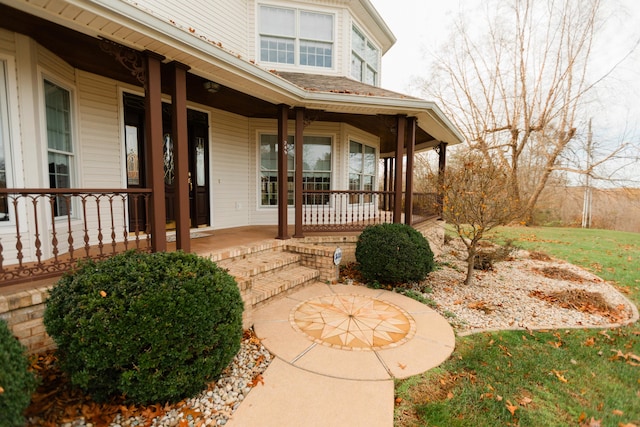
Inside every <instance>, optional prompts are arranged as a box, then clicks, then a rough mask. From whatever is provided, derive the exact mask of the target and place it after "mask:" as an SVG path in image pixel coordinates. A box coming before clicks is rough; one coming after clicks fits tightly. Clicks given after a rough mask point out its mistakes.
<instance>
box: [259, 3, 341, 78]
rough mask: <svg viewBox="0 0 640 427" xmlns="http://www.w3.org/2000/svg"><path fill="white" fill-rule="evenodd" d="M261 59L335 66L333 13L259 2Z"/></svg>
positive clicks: (296, 63) (294, 63)
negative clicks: (265, 4) (266, 4)
mask: <svg viewBox="0 0 640 427" xmlns="http://www.w3.org/2000/svg"><path fill="white" fill-rule="evenodd" d="M259 32H260V61H262V62H276V63H280V64H291V65H305V66H311V67H324V68H331V67H333V15H331V14H327V13H318V12H310V11H306V10H298V9H287V8H283V7H274V6H264V5H263V6H260V16H259Z"/></svg>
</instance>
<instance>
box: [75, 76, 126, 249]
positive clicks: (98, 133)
mask: <svg viewBox="0 0 640 427" xmlns="http://www.w3.org/2000/svg"><path fill="white" fill-rule="evenodd" d="M76 88H77V96H76V100H77V103H78V105H77V111H78V114H77V120H78V126H77V129H78V138H77V141H76V142H77V147H78V151H79V155H78V157H79V159H80V162H79V164H78V169H77V170H78V175H79V178H80V179H79V180H78V184H79V186H81V187H83V188H123V187H126V184H125V183H124V180H123V175H124V172H123V170H122V168H123V165H124V160H123V159H122V154H121V153H122V146H123V142H122V141H121V139H120V135H121V129H122V126H123V125H122V121H121V119H120V117H119V114H118V111H119V103H120V98H119V96H118V95H119V91H118V86H117V83H116V82H115V81H114V80H110V79H106V78H104V77H101V76H98V75H95V74H90V73H87V72H83V71H78V72H77V85H76ZM88 207H89V209H88V212H87V216H88V224H89V230H97V229H98V217H97V213H96V207H95V204H94V200H93V199H90V203H88ZM111 209H113V215H114V224H113V227H114V230H112V224H111ZM123 210H124V206H123V202H122V199H120V198H115V199H114V202H113V205H110V204H109V201H108V199H106V198H103V199H101V201H100V211H101V212H100V217H101V224H100V227H101V229H102V233H103V235H104V237H103V238H104V239H107V242H110V241H111V233H112V232H115V233H116V237H117V239H118V240H122V238H123V233H124V212H123ZM91 237H92V243H97V241H96V238H97V234H96V233H95V232H94V233H93V235H92V236H91Z"/></svg>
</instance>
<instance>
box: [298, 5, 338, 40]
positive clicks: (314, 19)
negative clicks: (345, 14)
mask: <svg viewBox="0 0 640 427" xmlns="http://www.w3.org/2000/svg"><path fill="white" fill-rule="evenodd" d="M300 37H301V38H303V39H311V40H322V41H333V15H327V14H324V13H314V12H305V11H301V12H300Z"/></svg>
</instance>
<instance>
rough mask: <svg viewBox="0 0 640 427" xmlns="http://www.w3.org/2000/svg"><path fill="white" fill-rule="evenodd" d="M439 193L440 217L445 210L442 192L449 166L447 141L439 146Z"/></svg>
mask: <svg viewBox="0 0 640 427" xmlns="http://www.w3.org/2000/svg"><path fill="white" fill-rule="evenodd" d="M438 147H439V149H438V194H437V198H438V209H439V211H440V212H438V214H439V215H440V218H442V212H443V194H442V191H443V189H442V186H443V184H444V178H445V169H446V168H447V143H446V142H441V143H440V145H439V146H438Z"/></svg>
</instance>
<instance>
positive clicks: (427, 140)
mask: <svg viewBox="0 0 640 427" xmlns="http://www.w3.org/2000/svg"><path fill="white" fill-rule="evenodd" d="M76 9H78V10H77V11H76V12H74V13H75V14H76V18H74V22H75V24H76V26H77V24H78V22H76V21H79V20H82V19H81V18H80V17H81V16H82V13H85V14H90V12H83V11H82V10H81V9H79V8H77V7H76ZM30 12H31V10H30ZM38 13H39V14H40V15H43V16H44V17H39V16H35V15H33V14H31V13H27V12H24V11H21V10H18V9H15V8H12V7H10V6H7V5H4V4H0V14H1V16H3V22H2V24H1V25H0V27H2V28H6V29H8V30H11V31H15V32H17V33H21V34H24V35H27V36H29V37H31V38H32V39H34V40H35V41H36V42H38V43H39V44H41V45H42V46H44V47H45V48H47V49H49V50H50V51H52V52H53V53H55V54H56V55H58V56H59V57H61V58H62V59H63V60H65V61H66V62H68V63H69V64H70V65H71V66H73V67H75V68H78V69H80V70H84V71H87V72H91V73H94V74H98V75H102V76H105V77H108V78H111V79H114V80H117V81H121V82H124V83H128V84H131V85H135V86H138V87H141V86H142V85H141V83H140V82H139V81H138V80H137V79H136V77H135V76H134V75H133V73H132V72H131V71H130V70H129V69H127V68H125V67H124V66H122V65H120V64H119V63H118V62H117V60H116V59H115V58H114V56H112V55H111V54H109V53H107V52H105V51H104V50H103V49H102V48H101V43H102V41H101V40H100V39H99V38H98V37H97V36H96V32H95V29H94V30H90V28H93V27H94V26H96V25H97V24H95V23H94V21H95V20H96V19H97V18H96V16H95V15H94V16H92V18H91V19H89V18H87V17H85V18H84V20H85V21H91V22H92V25H91V26H90V25H89V24H88V23H87V24H86V26H85V27H84V29H83V31H84V32H79V31H76V29H77V28H73V29H72V28H69V27H67V26H66V25H68V24H67V22H66V21H65V22H64V25H61V24H59V23H56V22H53V21H54V20H58V21H60V20H61V16H62V13H60V15H59V16H58V17H57V18H56V17H50V16H48V15H46V14H44V13H42V12H40V11H38ZM66 19H68V18H66ZM103 21H104V22H103V23H102V24H101V25H102V27H103V28H106V27H107V26H108V25H110V24H112V25H115V24H113V23H109V22H108V21H107V20H105V19H103ZM118 28H119V29H118V30H117V31H116V30H114V29H113V28H112V29H111V31H110V32H109V33H112V35H113V39H114V40H118V41H119V39H117V37H116V35H117V34H118V33H123V32H127V34H129V35H128V36H126V37H125V36H122V38H126V39H127V41H131V39H132V38H135V37H134V36H132V35H131V33H133V31H132V30H126V31H125V30H122V28H123V27H122V26H119V25H118ZM54 35H55V36H54ZM136 37H138V40H141V39H143V38H145V37H146V38H148V36H143V35H139V36H136ZM155 44H160V42H156V43H155ZM140 45H144V46H146V47H147V48H148V49H152V48H153V46H154V43H151V44H148V43H147V42H144V43H143V42H142V41H140ZM154 51H158V52H160V53H163V50H162V49H157V50H156V49H154ZM130 52H131V53H134V54H138V55H139V54H140V52H139V51H137V50H133V49H131V50H130ZM172 52H173V51H172ZM182 56H183V57H184V58H182V62H185V63H187V64H188V65H194V66H199V67H200V68H202V63H206V62H205V61H203V60H202V59H199V60H198V61H195V62H194V63H193V64H191V63H190V61H188V59H189V58H190V56H187V55H186V54H185V53H182ZM176 58H178V57H177V56H176ZM172 59H175V58H172ZM178 59H180V58H178ZM196 63H197V65H196ZM206 65H207V66H208V68H209V73H208V74H205V73H204V72H203V69H194V70H193V71H192V72H191V73H189V74H188V78H187V97H188V99H189V100H190V101H193V102H196V103H199V104H203V105H208V106H211V107H213V108H216V109H220V110H224V111H229V112H232V113H235V114H239V115H242V116H245V117H251V118H275V117H276V113H277V104H276V103H274V102H269V101H266V100H265V99H261V98H259V96H263V95H265V94H266V93H267V92H269V93H270V95H269V96H265V98H267V99H272V98H273V89H264V88H263V89H264V90H262V92H265V94H263V93H261V92H260V91H258V92H256V93H254V94H255V95H256V96H252V95H249V94H247V93H245V92H243V91H241V90H238V89H237V87H244V86H243V85H242V84H238V83H237V82H236V83H235V87H236V88H235V89H234V88H233V87H230V85H228V84H227V85H225V84H222V83H220V87H219V89H218V91H217V92H216V93H209V92H207V91H206V90H205V89H204V87H203V84H204V83H205V82H206V81H208V80H210V79H209V78H205V77H203V75H206V76H212V77H211V80H213V81H215V80H217V77H218V76H223V75H224V76H227V77H228V76H229V75H230V74H229V73H230V70H222V69H221V68H220V67H218V66H217V65H216V64H213V63H206ZM163 67H166V71H165V70H164V69H163V72H162V75H163V76H170V75H171V73H170V70H169V65H168V64H164V65H163ZM253 67H255V66H253ZM196 73H197V74H196ZM244 77H245V76H237V77H236V80H238V81H241V80H242V79H243V78H244ZM273 78H274V79H275V80H276V81H277V80H286V81H287V83H289V84H293V85H295V87H297V88H300V89H301V91H302V92H303V94H305V93H306V94H307V95H308V99H307V100H306V101H302V102H303V103H304V104H306V105H305V106H306V107H307V108H309V109H308V110H307V118H308V119H309V120H316V121H330V122H344V123H348V124H350V125H352V126H354V127H356V128H358V129H362V130H364V131H366V132H368V133H371V134H374V135H377V136H379V138H380V141H381V147H380V152H381V154H389V153H392V152H393V151H395V140H396V136H395V133H394V127H395V114H408V115H414V116H416V117H417V118H418V127H417V129H416V144H417V149H418V150H420V149H426V148H429V147H433V146H435V145H437V144H438V143H439V142H440V140H444V141H447V142H450V143H457V142H459V141H458V140H457V139H458V138H457V137H456V136H455V132H450V131H449V129H448V126H447V124H444V125H443V123H441V122H439V121H438V120H437V118H436V119H434V117H433V115H432V114H430V113H429V112H428V111H425V109H424V107H423V108H420V105H421V104H420V103H422V102H425V101H422V100H418V99H416V98H410V97H406V96H405V95H402V94H396V93H394V92H390V91H385V90H383V89H379V88H377V90H378V91H382V92H385V93H377V92H376V93H373V94H372V93H369V92H371V90H373V89H374V88H373V87H368V88H366V90H367V91H368V92H367V95H373V97H371V96H359V95H356V94H355V93H354V91H353V90H352V91H351V92H349V90H348V89H341V88H342V86H339V85H338V86H336V88H335V89H334V90H333V91H324V92H323V93H317V92H314V89H313V88H312V87H308V86H305V85H304V84H301V83H300V82H296V81H295V80H296V79H294V78H292V76H291V75H288V76H282V77H281V76H278V75H274V76H273ZM298 79H299V77H298ZM340 79H341V80H342V83H341V84H346V83H351V84H354V83H357V82H354V81H353V80H350V79H346V78H340ZM217 81H218V82H225V83H226V82H227V80H225V79H224V78H221V79H220V80H217ZM162 83H163V92H164V93H170V82H169V81H168V80H167V81H165V79H163V82H162ZM245 84H246V85H247V86H249V83H248V82H246V81H245ZM325 84H335V85H337V84H338V81H337V80H336V81H332V82H328V83H327V82H325ZM254 86H255V81H252V82H251V87H254ZM364 86H368V85H364ZM358 87H359V86H358ZM360 89H361V90H364V89H362V88H360ZM329 92H330V93H329ZM252 93H253V91H252ZM327 93H328V95H327ZM323 94H324V96H323ZM318 95H320V97H318ZM345 96H346V98H345ZM286 97H288V98H291V97H294V98H295V97H296V94H293V93H289V94H287V95H286ZM385 97H386V99H385ZM327 98H332V99H333V98H335V99H336V102H335V103H334V102H333V101H329V100H328V99H327ZM364 98H370V99H364ZM371 98H376V100H382V101H384V102H385V103H386V102H387V101H388V100H390V101H389V104H388V105H378V104H376V102H375V101H374V100H373V99H371ZM402 98H406V99H407V100H414V101H417V103H416V107H412V108H410V109H408V110H407V111H403V110H402V109H401V108H398V105H395V103H397V100H398V99H402ZM394 99H395V101H394ZM394 102H395V103H394ZM289 118H290V119H293V118H294V112H293V110H291V112H290V116H289ZM427 125H429V126H427ZM430 128H433V129H436V130H438V129H441V128H442V129H445V132H442V131H439V133H440V134H439V135H438V134H436V135H435V136H434V135H432V134H430V133H428V132H427V131H425V129H430ZM451 135H453V137H452V136H451ZM438 137H439V138H438Z"/></svg>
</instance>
